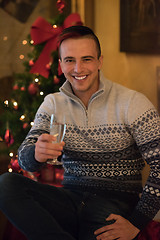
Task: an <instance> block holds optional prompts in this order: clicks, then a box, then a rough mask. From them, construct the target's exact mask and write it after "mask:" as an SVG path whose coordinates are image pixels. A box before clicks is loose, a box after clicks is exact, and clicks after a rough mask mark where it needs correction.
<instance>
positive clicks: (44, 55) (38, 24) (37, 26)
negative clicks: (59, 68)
mask: <svg viewBox="0 0 160 240" xmlns="http://www.w3.org/2000/svg"><path fill="white" fill-rule="evenodd" d="M73 25H82V22H81V19H80V15H79V14H77V13H72V14H70V15H69V16H68V17H67V18H66V19H65V20H64V23H63V25H62V26H59V27H57V28H53V27H52V25H51V24H50V23H48V22H47V21H46V20H45V19H44V18H42V17H38V18H37V19H36V21H35V22H34V23H33V25H32V27H31V38H32V39H33V41H34V43H33V44H34V45H38V44H40V43H43V42H46V44H45V46H44V48H43V50H42V52H41V54H40V56H39V58H38V59H37V61H36V62H35V63H34V65H33V66H32V68H31V70H30V73H35V74H36V73H39V74H40V75H42V76H43V77H45V78H48V76H49V71H48V69H47V68H46V65H47V64H48V63H49V62H50V56H51V52H53V51H56V50H57V48H58V36H59V35H60V34H61V32H62V30H63V29H64V28H67V27H70V26H73Z"/></svg>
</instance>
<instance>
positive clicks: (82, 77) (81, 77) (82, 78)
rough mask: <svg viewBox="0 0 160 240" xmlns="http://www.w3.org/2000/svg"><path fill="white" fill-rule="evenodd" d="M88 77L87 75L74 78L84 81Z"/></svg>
mask: <svg viewBox="0 0 160 240" xmlns="http://www.w3.org/2000/svg"><path fill="white" fill-rule="evenodd" d="M86 77H87V75H85V76H80V77H77V76H74V78H75V79H76V80H84V79H85V78H86Z"/></svg>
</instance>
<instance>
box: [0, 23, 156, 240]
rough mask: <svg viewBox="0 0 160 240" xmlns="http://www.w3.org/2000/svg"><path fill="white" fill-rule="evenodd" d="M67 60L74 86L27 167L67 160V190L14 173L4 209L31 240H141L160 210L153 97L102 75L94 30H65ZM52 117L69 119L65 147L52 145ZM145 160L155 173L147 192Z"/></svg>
mask: <svg viewBox="0 0 160 240" xmlns="http://www.w3.org/2000/svg"><path fill="white" fill-rule="evenodd" d="M59 53H60V65H61V68H62V71H63V73H64V75H65V77H66V79H67V80H66V82H65V83H64V85H63V86H62V87H61V89H60V92H59V93H54V94H50V95H48V96H47V97H46V98H45V99H44V102H43V103H42V105H41V106H40V108H39V109H38V111H37V114H36V116H35V121H34V126H33V127H32V129H31V130H30V132H29V134H28V135H27V137H26V139H25V140H24V142H23V143H22V145H21V147H20V148H19V163H20V165H21V167H22V168H24V169H25V170H28V171H36V170H37V169H39V168H40V167H42V166H43V165H44V164H45V163H46V161H47V159H53V158H56V157H58V156H60V155H61V154H62V152H63V154H62V162H63V166H64V170H65V173H64V181H63V185H64V187H63V188H56V187H53V186H48V185H42V184H40V183H37V182H34V181H32V180H30V179H28V178H25V177H23V176H21V175H18V174H9V173H7V174H4V175H2V176H1V177H0V208H1V209H2V211H3V212H4V213H5V214H6V216H7V217H8V218H9V219H10V220H11V221H12V222H13V224H15V225H16V226H17V227H18V228H19V229H20V230H21V231H22V232H23V233H24V234H25V235H26V236H27V238H28V239H30V240H34V239H36V240H37V239H45V240H49V239H52V240H53V239H56V240H75V239H78V240H95V239H97V240H100V239H101V240H102V239H105V240H113V239H120V240H131V239H134V238H135V239H136V236H137V234H138V233H139V231H140V230H141V229H142V228H143V227H144V226H145V225H146V224H147V223H148V222H149V221H150V220H151V219H152V218H153V217H154V216H155V214H156V213H157V211H158V210H159V207H160V168H159V166H160V124H159V123H160V121H159V117H158V114H157V112H156V110H155V108H154V107H153V105H152V104H151V103H150V102H149V101H148V99H146V97H145V96H143V95H142V94H140V93H138V92H136V91H133V90H129V89H127V88H125V87H123V86H120V85H118V84H116V83H113V82H111V81H109V80H107V79H106V78H105V77H104V76H103V75H102V73H101V72H100V69H101V66H102V61H103V58H102V56H101V49H100V44H99V41H98V39H97V37H96V36H95V34H94V33H93V32H92V30H91V29H89V28H87V27H84V26H74V27H70V28H68V29H65V30H64V31H63V33H62V35H61V37H60V47H59ZM51 114H55V116H56V118H57V121H58V119H60V118H61V116H62V115H65V120H66V125H67V128H66V134H65V138H64V142H62V143H52V141H53V140H55V138H54V137H53V136H51V135H49V122H50V116H51ZM144 159H145V160H146V162H147V163H148V164H149V165H150V167H151V172H150V176H149V177H148V180H147V183H146V185H145V187H144V189H143V191H142V185H141V170H142V169H143V167H144ZM141 192H142V196H141V198H139V194H140V193H141Z"/></svg>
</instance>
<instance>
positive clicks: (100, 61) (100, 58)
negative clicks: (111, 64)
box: [98, 55, 103, 70]
mask: <svg viewBox="0 0 160 240" xmlns="http://www.w3.org/2000/svg"><path fill="white" fill-rule="evenodd" d="M102 65H103V55H101V56H100V57H99V68H98V69H99V70H100V69H101V67H102Z"/></svg>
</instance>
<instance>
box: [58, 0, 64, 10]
mask: <svg viewBox="0 0 160 240" xmlns="http://www.w3.org/2000/svg"><path fill="white" fill-rule="evenodd" d="M64 8H65V1H63V0H58V1H57V9H58V11H59V12H60V13H62V12H63V9H64Z"/></svg>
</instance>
